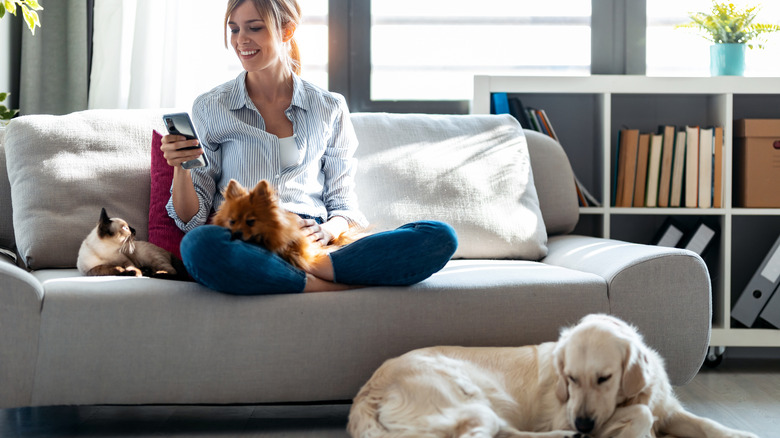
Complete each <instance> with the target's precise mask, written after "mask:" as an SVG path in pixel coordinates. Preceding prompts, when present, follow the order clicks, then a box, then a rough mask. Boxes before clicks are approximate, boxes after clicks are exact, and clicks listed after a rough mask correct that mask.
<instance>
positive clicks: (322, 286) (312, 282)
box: [303, 272, 360, 293]
mask: <svg viewBox="0 0 780 438" xmlns="http://www.w3.org/2000/svg"><path fill="white" fill-rule="evenodd" d="M359 287H360V286H353V285H350V284H341V283H334V282H332V281H327V280H323V279H321V278H318V277H315V276H314V275H312V274H310V273H308V272H307V273H306V286H305V287H304V288H303V292H304V293H309V292H329V291H338V290H349V289H357V288H359Z"/></svg>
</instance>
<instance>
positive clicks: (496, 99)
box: [490, 93, 509, 114]
mask: <svg viewBox="0 0 780 438" xmlns="http://www.w3.org/2000/svg"><path fill="white" fill-rule="evenodd" d="M491 97H492V99H491V100H490V113H491V114H509V95H508V94H506V93H493V94H491Z"/></svg>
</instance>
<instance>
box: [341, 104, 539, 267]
mask: <svg viewBox="0 0 780 438" xmlns="http://www.w3.org/2000/svg"><path fill="white" fill-rule="evenodd" d="M352 122H353V124H354V126H355V132H356V134H357V137H358V140H359V141H360V146H359V147H358V149H357V152H356V155H355V156H356V157H357V158H358V160H359V163H358V173H357V176H356V187H357V189H356V190H357V194H358V200H359V202H360V209H361V210H362V211H363V213H364V214H365V215H366V217H368V220H369V222H370V223H371V224H372V225H373V226H374V227H376V228H377V229H378V230H385V229H392V228H395V227H398V226H400V225H403V224H404V223H407V222H412V221H417V220H440V221H444V222H447V223H449V224H450V225H452V226H453V228H455V231H456V232H457V234H458V241H459V244H458V250H457V252H456V253H455V256H454V257H455V258H513V259H529V260H538V259H540V258H542V257H544V256H545V254H546V252H547V248H546V246H545V244H546V241H547V234H546V230H545V225H544V221H543V220H542V215H541V211H540V208H539V200H538V198H537V194H536V189H535V187H534V178H533V173H532V171H531V163H530V158H529V154H528V146H527V144H526V139H525V136H524V134H523V130H522V128H521V127H520V125H519V123H517V121H516V120H515V119H514V118H512V117H511V116H508V115H503V116H490V115H487V116H485V115H479V116H478V115H465V116H464V115H424V114H376V113H365V114H353V116H352Z"/></svg>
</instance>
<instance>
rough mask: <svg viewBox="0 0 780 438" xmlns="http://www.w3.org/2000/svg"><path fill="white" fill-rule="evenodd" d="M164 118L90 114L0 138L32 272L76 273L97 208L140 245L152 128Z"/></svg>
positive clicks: (22, 120)
mask: <svg viewBox="0 0 780 438" xmlns="http://www.w3.org/2000/svg"><path fill="white" fill-rule="evenodd" d="M161 117H162V113H160V114H157V113H156V112H154V111H149V110H128V111H115V110H114V111H112V110H91V111H82V112H76V113H72V114H69V115H65V116H50V115H30V116H25V117H19V118H16V119H14V120H13V121H12V122H11V123H10V124H9V125H8V128H7V131H6V135H5V149H6V159H7V162H8V163H7V164H8V179H9V182H10V184H11V196H12V198H13V203H14V204H13V205H14V209H13V224H14V230H15V234H16V243H17V249H18V251H19V254H20V255H21V256H22V259H23V260H24V261H25V263H26V264H27V266H28V267H29V268H31V269H40V268H46V267H74V266H76V258H77V255H78V249H79V246H80V245H81V242H82V240H83V239H84V238H85V237H86V236H87V234H88V233H89V231H90V230H91V229H92V228H93V227H94V226H95V224H96V223H97V220H98V218H99V216H100V208H101V207H105V208H106V210H107V211H108V214H109V215H110V216H112V217H122V218H124V219H125V220H127V221H128V222H129V223H130V225H131V226H132V227H134V228H136V230H137V231H138V237H139V238H140V239H144V240H146V230H147V221H148V210H149V187H150V182H149V181H150V180H149V165H150V151H149V148H150V145H151V138H152V129H153V128H157V129H159V130H161V129H164V128H163V126H162V118H161Z"/></svg>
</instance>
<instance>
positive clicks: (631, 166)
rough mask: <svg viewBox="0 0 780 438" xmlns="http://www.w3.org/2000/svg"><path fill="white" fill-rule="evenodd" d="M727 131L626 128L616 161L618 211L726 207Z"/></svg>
mask: <svg viewBox="0 0 780 438" xmlns="http://www.w3.org/2000/svg"><path fill="white" fill-rule="evenodd" d="M722 160H723V127H722V126H714V127H699V126H685V127H681V128H678V127H676V126H673V125H664V126H660V127H659V129H658V132H657V133H645V132H640V131H639V130H638V129H622V130H621V131H620V133H619V136H618V145H617V155H616V157H615V169H614V183H613V191H612V205H613V206H615V207H699V208H721V207H722V205H723V174H722V169H723V161H722Z"/></svg>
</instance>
